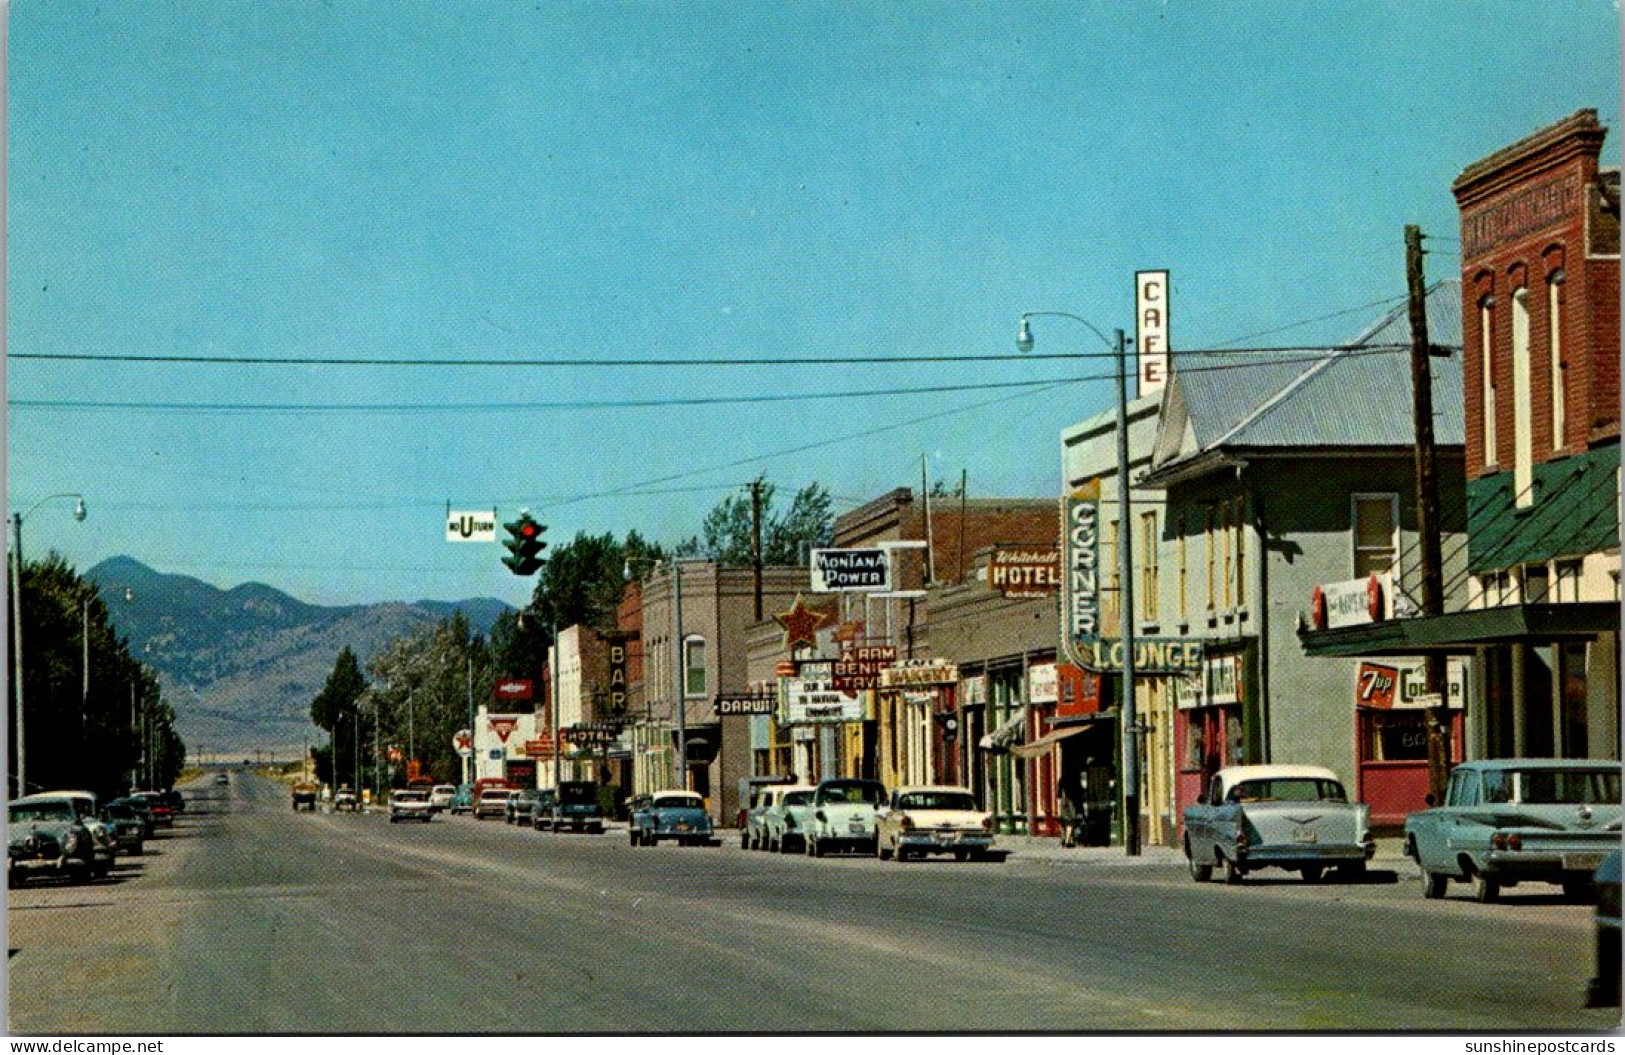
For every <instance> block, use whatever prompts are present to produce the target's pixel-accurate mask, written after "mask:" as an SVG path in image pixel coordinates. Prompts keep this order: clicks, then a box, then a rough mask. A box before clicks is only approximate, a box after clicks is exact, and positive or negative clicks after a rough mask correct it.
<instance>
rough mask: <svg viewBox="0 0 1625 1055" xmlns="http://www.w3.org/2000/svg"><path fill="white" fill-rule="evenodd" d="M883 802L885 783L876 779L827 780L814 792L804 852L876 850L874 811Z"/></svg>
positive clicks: (811, 853)
mask: <svg viewBox="0 0 1625 1055" xmlns="http://www.w3.org/2000/svg"><path fill="white" fill-rule="evenodd" d="M885 802H886V785H884V784H882V783H880V781H878V780H853V779H845V780H826V781H824V782H823V783H821V784H819V785H818V790H817V791H815V792H813V810H812V822H811V824H810V825H809V826H808V829H807V854H808V855H809V856H811V857H823V856H824V855H825V854H827V853H833V852H834V851H837V850H856V851H858V852H859V853H874V852H875V811H876V810H878V809H879V808H880V807H881V806H882V805H884V804H885Z"/></svg>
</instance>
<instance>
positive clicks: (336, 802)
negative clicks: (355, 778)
mask: <svg viewBox="0 0 1625 1055" xmlns="http://www.w3.org/2000/svg"><path fill="white" fill-rule="evenodd" d="M339 810H347V811H349V812H350V813H360V812H361V800H360V799H359V798H357V797H356V793H355V792H354V791H351V790H350V789H349V788H339V790H338V791H337V792H335V793H334V795H333V812H334V813H337V812H338V811H339Z"/></svg>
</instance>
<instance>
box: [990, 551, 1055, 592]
mask: <svg viewBox="0 0 1625 1055" xmlns="http://www.w3.org/2000/svg"><path fill="white" fill-rule="evenodd" d="M987 584H988V586H990V587H992V588H993V589H995V590H998V591H999V592H1000V593H1002V594H1004V596H1006V597H1048V596H1049V595H1050V594H1052V593H1054V592H1055V591H1056V590H1059V589H1060V588H1061V554H1060V553H1059V552H1058V551H1056V550H1052V549H1051V550H1032V549H996V550H994V551H993V563H992V564H990V565H989V566H988V569H987Z"/></svg>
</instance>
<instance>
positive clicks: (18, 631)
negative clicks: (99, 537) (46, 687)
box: [11, 491, 85, 796]
mask: <svg viewBox="0 0 1625 1055" xmlns="http://www.w3.org/2000/svg"><path fill="white" fill-rule="evenodd" d="M56 498H72V499H74V507H73V519H75V520H78V521H81V522H83V521H84V519H85V496H84V495H82V494H79V493H78V492H76V491H63V492H60V493H58V494H54V495H46V496H45V497H44V498H42V499H40V500H39V501H38V502H35V503H34V504H33V505H32V506H30V507H29V509H28V512H26V513H13V514H12V515H11V642H12V645H11V652H12V656H13V657H14V658H15V662H16V665H17V672H16V673H17V676H16V698H17V794H18V795H19V796H21V795H26V794H28V779H27V772H28V766H27V761H26V756H25V752H24V750H23V746H24V740H23V521H25V520H27V519H28V518H29V517H31V516H33V515H34V510H36V509H38V508H39V507H40V506H42V505H44V504H45V503H46V502H49V501H51V500H53V499H56Z"/></svg>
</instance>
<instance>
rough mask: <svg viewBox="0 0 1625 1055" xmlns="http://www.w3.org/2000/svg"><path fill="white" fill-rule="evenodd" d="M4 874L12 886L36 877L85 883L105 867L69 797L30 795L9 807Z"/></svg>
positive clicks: (15, 801)
mask: <svg viewBox="0 0 1625 1055" xmlns="http://www.w3.org/2000/svg"><path fill="white" fill-rule="evenodd" d="M8 820H9V824H8V827H7V832H6V834H7V837H8V840H7V848H6V850H7V864H8V868H7V873H6V874H7V877H8V879H9V882H10V884H11V885H12V886H13V887H15V886H19V885H21V883H22V882H23V881H24V880H25V879H31V878H33V877H35V876H60V877H65V878H68V879H72V880H75V881H77V882H85V881H87V880H89V879H91V878H93V877H95V876H97V875H103V874H105V869H104V868H102V866H101V865H100V864H99V863H98V862H97V860H96V847H95V843H94V841H93V840H92V839H91V835H90V832H89V831H88V830H87V829H86V828H85V826H84V824H83V823H82V822H81V821H80V818H79V812H78V810H77V809H75V808H74V804H73V802H72V801H71V800H69V799H64V798H62V797H60V796H56V795H29V796H26V797H24V798H20V799H15V800H13V801H12V802H11V803H10V805H9V808H8Z"/></svg>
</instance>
